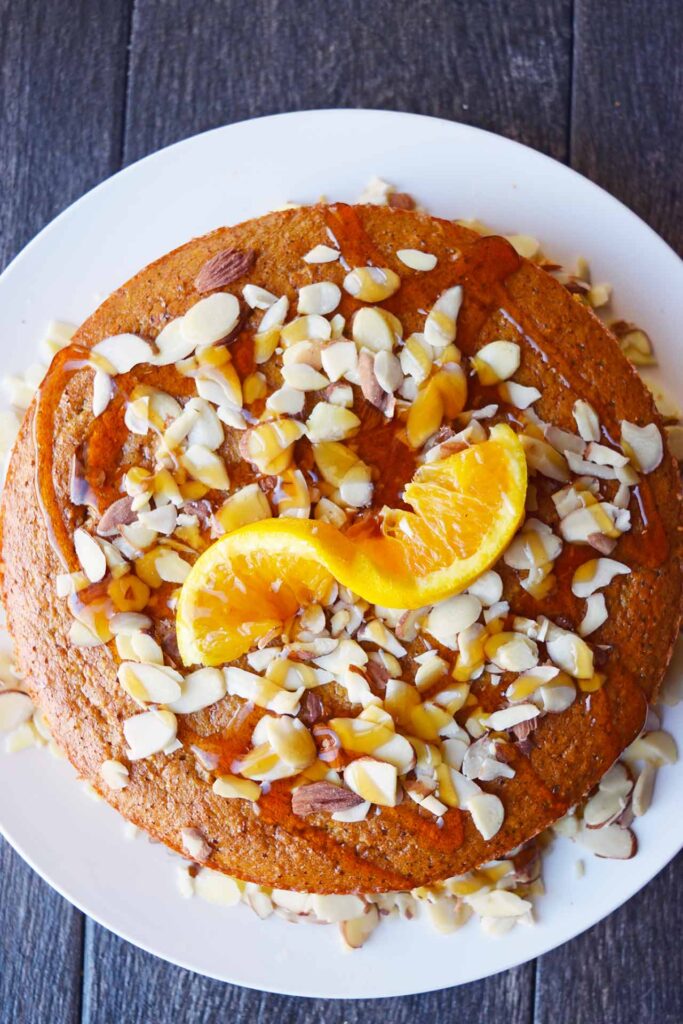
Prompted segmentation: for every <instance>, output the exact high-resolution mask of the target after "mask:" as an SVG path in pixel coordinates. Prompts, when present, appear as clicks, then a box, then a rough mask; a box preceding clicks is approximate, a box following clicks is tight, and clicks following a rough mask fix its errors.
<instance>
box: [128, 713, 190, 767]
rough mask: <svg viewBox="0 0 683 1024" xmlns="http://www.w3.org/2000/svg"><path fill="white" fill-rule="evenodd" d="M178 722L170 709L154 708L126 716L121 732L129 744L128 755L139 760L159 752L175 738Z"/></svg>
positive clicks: (133, 759) (132, 759)
mask: <svg viewBox="0 0 683 1024" xmlns="http://www.w3.org/2000/svg"><path fill="white" fill-rule="evenodd" d="M177 727H178V723H177V719H176V716H175V715H174V714H173V712H172V711H166V710H159V709H154V710H152V711H143V712H142V713H141V714H139V715H134V716H133V717H132V718H127V719H126V720H125V721H124V723H123V734H124V736H125V737H126V742H127V743H128V746H129V748H130V749H129V751H128V757H129V758H130V760H131V761H139V760H141V759H142V758H145V757H151V756H152V754H158V753H161V751H163V750H165V749H166V747H168V746H169V745H170V744H172V743H173V741H174V740H175V738H176V731H177Z"/></svg>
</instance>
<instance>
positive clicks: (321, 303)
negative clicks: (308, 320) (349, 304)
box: [298, 281, 341, 316]
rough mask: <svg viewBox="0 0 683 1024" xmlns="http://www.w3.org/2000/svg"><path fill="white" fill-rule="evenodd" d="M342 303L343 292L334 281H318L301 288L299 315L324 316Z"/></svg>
mask: <svg viewBox="0 0 683 1024" xmlns="http://www.w3.org/2000/svg"><path fill="white" fill-rule="evenodd" d="M340 302H341V290H340V288H339V287H338V285H336V284H333V282H332V281H318V282H316V283H315V284H306V285H304V286H303V287H302V288H299V309H298V311H299V313H303V314H307V313H311V314H314V315H318V316H323V315H326V314H328V313H332V312H333V311H334V310H335V309H336V308H337V306H338V305H339V303H340Z"/></svg>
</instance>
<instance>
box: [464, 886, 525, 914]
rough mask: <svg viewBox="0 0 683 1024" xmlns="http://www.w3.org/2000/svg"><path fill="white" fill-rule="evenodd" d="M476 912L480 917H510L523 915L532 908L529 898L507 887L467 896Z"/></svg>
mask: <svg viewBox="0 0 683 1024" xmlns="http://www.w3.org/2000/svg"><path fill="white" fill-rule="evenodd" d="M466 899H467V902H468V904H469V905H470V906H471V907H472V909H473V910H474V912H475V914H478V915H479V916H480V917H492V918H509V917H512V918H514V917H522V916H523V915H524V914H528V913H529V911H530V910H531V907H532V905H531V903H530V902H529V900H525V899H522V897H521V896H518V895H517V893H514V892H508V891H506V890H505V889H492V890H491V891H490V892H485V893H478V892H475V893H472V894H471V895H469V896H467V897H466Z"/></svg>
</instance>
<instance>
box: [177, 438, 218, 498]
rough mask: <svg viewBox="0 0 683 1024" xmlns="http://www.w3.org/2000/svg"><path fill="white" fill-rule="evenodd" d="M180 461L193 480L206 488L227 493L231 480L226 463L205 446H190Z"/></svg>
mask: <svg viewBox="0 0 683 1024" xmlns="http://www.w3.org/2000/svg"><path fill="white" fill-rule="evenodd" d="M180 461H181V463H182V465H183V467H184V468H185V469H186V470H187V472H188V473H189V474H190V476H191V477H192V478H193V480H199V482H200V483H202V484H205V486H206V487H210V488H212V489H215V490H219V491H227V489H228V488H229V486H230V479H229V477H228V473H227V470H226V468H225V462H224V461H223V459H222V458H221V457H220V455H216V453H215V452H212V451H211V450H210V449H209V448H207V447H206V446H205V445H202V444H193V445H190V447H189V448H188V449H187V451H186V452H185V454H184V455H182V456H181V458H180Z"/></svg>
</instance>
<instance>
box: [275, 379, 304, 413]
mask: <svg viewBox="0 0 683 1024" xmlns="http://www.w3.org/2000/svg"><path fill="white" fill-rule="evenodd" d="M304 401H305V399H304V393H303V391H300V390H297V389H296V388H294V387H290V386H287V385H285V387H282V388H279V389H278V390H277V391H273V393H272V394H271V395H269V396H268V398H267V399H266V408H267V409H270V410H271V412H277V413H281V414H283V415H287V416H296V415H298V414H299V413H300V412H303V408H304Z"/></svg>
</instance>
